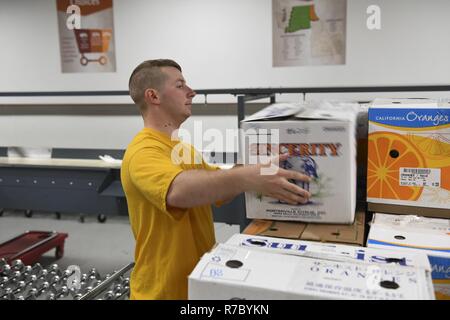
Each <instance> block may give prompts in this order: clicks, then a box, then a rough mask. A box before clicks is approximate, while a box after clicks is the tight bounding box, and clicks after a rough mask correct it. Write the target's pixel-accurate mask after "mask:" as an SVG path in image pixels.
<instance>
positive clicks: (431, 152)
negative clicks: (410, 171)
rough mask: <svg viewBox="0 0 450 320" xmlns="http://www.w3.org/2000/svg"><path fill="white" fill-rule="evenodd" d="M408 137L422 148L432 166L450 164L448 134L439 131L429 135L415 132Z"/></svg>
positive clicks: (449, 139) (418, 147) (449, 140)
mask: <svg viewBox="0 0 450 320" xmlns="http://www.w3.org/2000/svg"><path fill="white" fill-rule="evenodd" d="M406 137H407V139H408V140H409V141H411V142H412V143H413V144H414V145H415V146H416V147H417V149H419V150H420V152H421V153H422V154H423V156H424V157H425V159H426V160H427V164H428V165H430V166H431V167H445V166H450V138H449V137H448V136H446V135H444V134H439V133H433V134H430V135H427V136H424V135H423V134H419V133H413V134H408V135H407V136H406Z"/></svg>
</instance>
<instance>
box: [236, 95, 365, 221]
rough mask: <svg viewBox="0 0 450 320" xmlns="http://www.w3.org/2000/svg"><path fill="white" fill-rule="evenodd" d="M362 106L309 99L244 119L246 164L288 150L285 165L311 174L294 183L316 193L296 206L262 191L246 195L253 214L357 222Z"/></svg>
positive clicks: (274, 107) (257, 217) (278, 218)
mask: <svg viewBox="0 0 450 320" xmlns="http://www.w3.org/2000/svg"><path fill="white" fill-rule="evenodd" d="M357 108H359V106H358V105H357V104H350V103H349V104H345V103H330V102H305V103H301V104H273V105H270V106H268V107H267V108H265V109H263V110H262V111H260V112H258V113H256V114H254V115H252V116H250V117H248V118H246V119H245V120H244V121H243V122H242V126H241V127H242V129H243V130H242V134H241V152H242V153H243V160H244V163H246V164H255V163H260V162H262V160H266V161H267V158H268V157H270V156H274V155H278V154H288V155H289V157H288V158H287V160H285V161H282V162H281V163H280V168H283V169H289V170H295V171H298V172H301V173H303V174H305V175H308V176H309V177H310V178H311V181H310V182H302V181H294V180H292V181H290V182H292V183H295V184H297V185H298V186H300V187H301V188H303V189H305V190H307V191H309V192H310V193H311V194H312V197H311V198H310V200H309V202H308V203H306V204H297V205H291V204H288V203H285V202H283V201H279V200H277V199H275V198H271V197H267V196H264V195H262V194H257V193H251V192H248V193H246V195H245V200H246V211H247V217H248V218H252V219H272V220H292V221H305V222H317V223H342V224H344V223H347V224H348V223H352V222H353V220H354V216H355V207H356V145H355V144H356V140H355V131H356V117H357Z"/></svg>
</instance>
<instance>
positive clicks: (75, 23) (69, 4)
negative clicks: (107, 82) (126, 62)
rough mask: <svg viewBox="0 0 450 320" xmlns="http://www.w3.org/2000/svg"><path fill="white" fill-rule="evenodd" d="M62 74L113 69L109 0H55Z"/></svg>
mask: <svg viewBox="0 0 450 320" xmlns="http://www.w3.org/2000/svg"><path fill="white" fill-rule="evenodd" d="M56 7H57V12H58V29H59V47H60V53H61V69H62V72H63V73H80V72H115V71H116V56H115V46H114V40H115V39H114V21H113V2H112V0H56Z"/></svg>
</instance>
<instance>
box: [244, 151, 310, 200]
mask: <svg viewBox="0 0 450 320" xmlns="http://www.w3.org/2000/svg"><path fill="white" fill-rule="evenodd" d="M287 158H288V155H287V154H283V155H280V156H277V157H274V158H272V159H271V161H270V162H268V163H266V164H259V165H255V166H246V167H244V169H247V170H248V171H249V172H250V173H249V176H248V179H246V189H248V190H253V191H256V192H258V193H261V194H263V195H265V196H268V197H272V198H276V199H278V200H281V201H283V202H287V203H289V204H294V205H295V204H298V203H307V202H308V200H309V198H310V197H311V194H310V193H309V192H308V191H306V190H304V189H302V188H300V187H299V186H297V185H296V184H293V183H291V182H289V180H299V181H304V182H310V181H311V178H310V177H309V176H307V175H304V174H302V173H300V172H297V171H293V170H286V169H282V168H280V167H279V163H280V162H281V161H284V160H286V159H287Z"/></svg>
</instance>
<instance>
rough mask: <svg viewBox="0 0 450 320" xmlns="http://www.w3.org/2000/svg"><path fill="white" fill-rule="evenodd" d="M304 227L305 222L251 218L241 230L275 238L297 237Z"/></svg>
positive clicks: (245, 232)
mask: <svg viewBox="0 0 450 320" xmlns="http://www.w3.org/2000/svg"><path fill="white" fill-rule="evenodd" d="M305 228H306V224H305V223H301V222H284V221H273V220H259V219H256V220H253V221H252V222H251V223H250V224H249V225H248V226H247V228H245V230H244V231H243V233H244V234H252V235H261V236H267V237H275V238H288V239H299V238H300V236H301V235H302V233H303V231H304V230H305Z"/></svg>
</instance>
